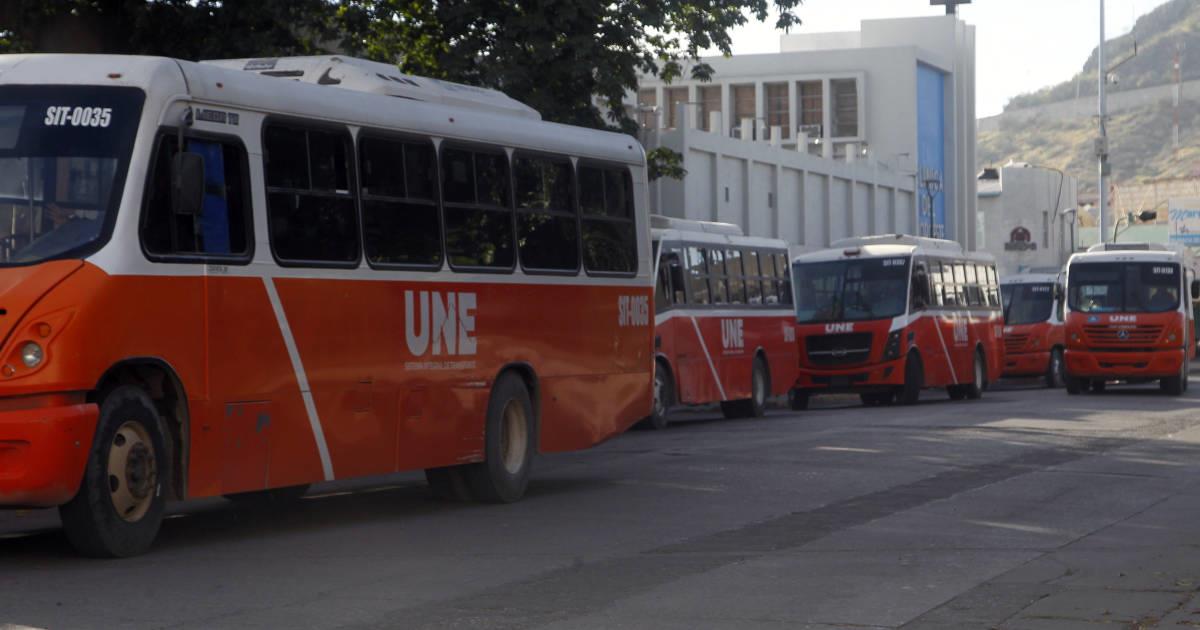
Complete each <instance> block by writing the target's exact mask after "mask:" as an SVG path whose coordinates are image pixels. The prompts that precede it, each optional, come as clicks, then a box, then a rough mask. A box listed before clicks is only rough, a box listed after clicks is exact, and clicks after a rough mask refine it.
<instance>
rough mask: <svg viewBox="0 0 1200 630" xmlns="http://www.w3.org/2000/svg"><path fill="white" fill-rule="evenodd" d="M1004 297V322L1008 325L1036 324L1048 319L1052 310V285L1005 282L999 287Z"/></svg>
mask: <svg viewBox="0 0 1200 630" xmlns="http://www.w3.org/2000/svg"><path fill="white" fill-rule="evenodd" d="M1000 295H1001V297H1002V298H1003V299H1004V323H1005V324H1008V325H1009V326H1020V325H1021V324H1036V323H1039V322H1045V321H1049V320H1050V314H1051V313H1053V312H1054V285H1052V284H1049V283H1039V284H1006V285H1004V286H1002V287H1000Z"/></svg>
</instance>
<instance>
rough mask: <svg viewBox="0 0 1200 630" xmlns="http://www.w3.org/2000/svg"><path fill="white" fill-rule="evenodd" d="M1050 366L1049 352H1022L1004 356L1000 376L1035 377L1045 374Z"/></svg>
mask: <svg viewBox="0 0 1200 630" xmlns="http://www.w3.org/2000/svg"><path fill="white" fill-rule="evenodd" d="M1049 366H1050V351H1049V350H1046V351H1045V352H1022V353H1019V354H1005V355H1004V372H1002V373H1001V376H1005V377H1008V376H1037V375H1041V374H1045V373H1046V369H1047V368H1048V367H1049Z"/></svg>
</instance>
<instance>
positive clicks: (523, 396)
mask: <svg viewBox="0 0 1200 630" xmlns="http://www.w3.org/2000/svg"><path fill="white" fill-rule="evenodd" d="M536 431H537V422H536V420H535V418H534V415H533V403H532V402H531V400H530V398H529V390H528V389H526V387H525V382H524V381H523V380H522V379H521V377H519V376H517V375H516V374H515V373H513V372H505V373H504V374H503V375H501V376H500V378H498V379H496V384H495V386H494V387H493V388H492V395H491V399H490V400H489V401H488V410H487V425H486V433H485V437H484V441H485V444H484V461H482V462H480V463H478V464H471V465H469V466H467V467H466V470H465V473H466V479H467V482H468V484H469V485H470V487H471V494H472V495H474V497H475V499H476V500H478V501H483V502H485V503H512V502H514V501H516V500H518V499H520V498H521V497H522V496H524V494H525V489H526V488H527V487H528V486H529V471H530V468H532V465H533V455H534V451H535V450H536V449H537V435H536Z"/></svg>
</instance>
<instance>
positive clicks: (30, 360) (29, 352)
mask: <svg viewBox="0 0 1200 630" xmlns="http://www.w3.org/2000/svg"><path fill="white" fill-rule="evenodd" d="M43 358H45V353H43V352H42V347H41V346H39V345H38V344H37V342H34V341H30V342H28V343H26V344H25V345H23V346H21V363H24V364H25V367H27V368H29V369H31V370H32V369H33V368H35V367H37V366H39V365H41V364H42V359H43Z"/></svg>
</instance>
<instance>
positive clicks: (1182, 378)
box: [1158, 358, 1188, 396]
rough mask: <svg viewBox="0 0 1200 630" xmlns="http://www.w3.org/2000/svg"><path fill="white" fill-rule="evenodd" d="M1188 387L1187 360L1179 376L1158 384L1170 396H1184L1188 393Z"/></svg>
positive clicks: (1165, 379)
mask: <svg viewBox="0 0 1200 630" xmlns="http://www.w3.org/2000/svg"><path fill="white" fill-rule="evenodd" d="M1187 385H1188V362H1187V359H1186V358H1185V359H1184V361H1183V365H1182V366H1180V368H1179V374H1176V375H1175V376H1170V377H1167V378H1164V379H1162V380H1160V381H1159V382H1158V386H1159V388H1160V389H1162V390H1163V391H1164V392H1166V394H1167V395H1168V396H1182V395H1183V393H1184V392H1185V391H1187Z"/></svg>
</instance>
